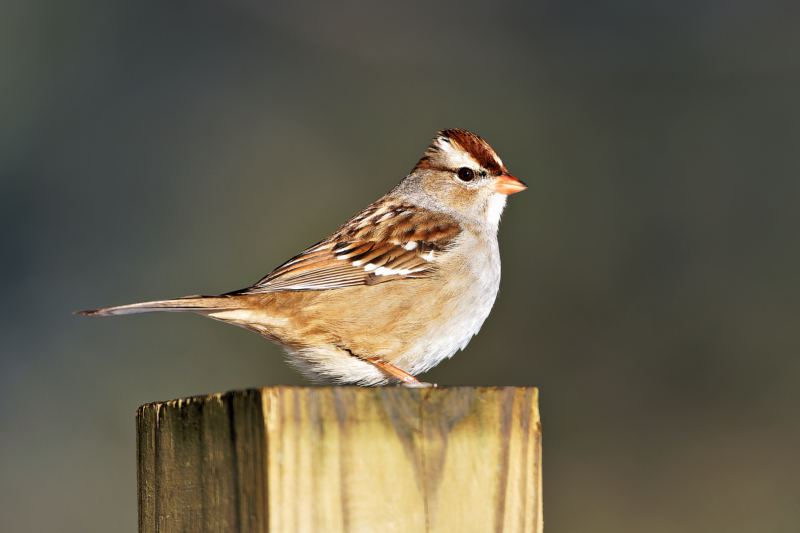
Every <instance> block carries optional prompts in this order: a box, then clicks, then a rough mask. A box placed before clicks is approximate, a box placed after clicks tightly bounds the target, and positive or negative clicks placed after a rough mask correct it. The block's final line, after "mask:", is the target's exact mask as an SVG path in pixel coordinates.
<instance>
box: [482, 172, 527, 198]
mask: <svg viewBox="0 0 800 533" xmlns="http://www.w3.org/2000/svg"><path fill="white" fill-rule="evenodd" d="M489 188H490V189H491V190H493V191H494V192H499V193H500V194H514V193H515V192H520V191H524V190H525V189H527V188H528V186H527V185H525V184H524V183H522V182H521V181H520V180H518V179H517V178H515V177H514V176H512V175H511V174H509V173H508V172H503V173H502V174H500V175H499V176H497V177H496V178H495V179H494V181H493V182H492V184H491V185H490V186H489Z"/></svg>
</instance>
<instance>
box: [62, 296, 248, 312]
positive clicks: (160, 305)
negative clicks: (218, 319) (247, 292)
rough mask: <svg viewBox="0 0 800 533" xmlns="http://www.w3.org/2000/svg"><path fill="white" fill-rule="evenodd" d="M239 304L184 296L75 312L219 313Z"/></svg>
mask: <svg viewBox="0 0 800 533" xmlns="http://www.w3.org/2000/svg"><path fill="white" fill-rule="evenodd" d="M237 307H241V304H240V303H239V302H237V301H236V299H235V298H231V297H229V296H184V297H183V298H174V299H171V300H155V301H152V302H142V303H138V304H129V305H119V306H117V307H107V308H105V309H88V310H86V311H75V314H76V315H86V316H112V315H132V314H135V313H154V312H156V311H183V312H195V313H203V312H206V311H219V310H222V309H235V308H237Z"/></svg>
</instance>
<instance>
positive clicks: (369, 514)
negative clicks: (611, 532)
mask: <svg viewBox="0 0 800 533" xmlns="http://www.w3.org/2000/svg"><path fill="white" fill-rule="evenodd" d="M136 424H137V435H138V454H139V462H138V466H139V531H140V533H155V532H187V533H188V532H191V533H198V532H212V531H213V532H269V533H300V532H312V533H324V532H331V533H334V532H336V533H339V532H365V533H370V532H380V533H389V532H402V533H416V532H425V533H430V532H448V533H453V532H464V533H469V532H480V533H484V532H496V533H501V532H503V533H510V532H526V533H527V532H530V533H541V531H542V489H541V487H542V470H541V450H542V448H541V425H540V423H539V409H538V391H537V389H535V388H532V387H530V388H526V387H490V388H474V387H445V388H440V389H427V390H420V389H416V390H414V389H402V388H397V387H383V388H358V387H268V388H263V389H253V390H246V391H234V392H229V393H226V394H212V395H210V396H204V397H197V398H189V399H185V400H174V401H170V402H164V403H152V404H148V405H143V406H142V407H140V408H139V411H138V412H137V414H136Z"/></svg>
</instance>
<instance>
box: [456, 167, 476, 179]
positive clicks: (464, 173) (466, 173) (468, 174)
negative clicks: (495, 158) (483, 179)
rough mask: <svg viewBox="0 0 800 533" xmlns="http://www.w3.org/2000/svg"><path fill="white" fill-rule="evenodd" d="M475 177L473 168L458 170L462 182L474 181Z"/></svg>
mask: <svg viewBox="0 0 800 533" xmlns="http://www.w3.org/2000/svg"><path fill="white" fill-rule="evenodd" d="M474 177H475V173H474V172H473V171H472V169H471V168H467V167H461V168H459V169H458V179H460V180H461V181H472V179H473V178H474Z"/></svg>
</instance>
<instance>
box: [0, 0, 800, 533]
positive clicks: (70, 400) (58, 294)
mask: <svg viewBox="0 0 800 533" xmlns="http://www.w3.org/2000/svg"><path fill="white" fill-rule="evenodd" d="M799 28H800V3H797V2H776V1H759V2H755V1H748V0H732V1H731V0H726V1H721V0H699V1H698V0H692V1H686V0H682V1H680V0H679V1H675V0H672V1H666V0H662V1H649V2H631V1H625V0H610V1H590V0H584V1H574V2H563V1H555V0H544V1H536V2H522V1H517V0H506V1H497V2H477V1H469V2H463V1H461V2H454V1H445V2H435V1H416V0H411V1H409V0H406V1H403V2H398V1H392V2H389V1H385V2H368V1H365V0H329V1H322V0H319V1H309V0H301V1H294V2H267V1H263V2H262V1H255V0H253V1H222V0H220V1H210V0H203V1H186V0H169V1H158V2H157V1H153V0H116V1H107V0H106V1H99V0H69V1H63V0H27V1H25V2H8V1H4V2H0V285H2V295H3V297H2V306H0V315H1V316H2V318H1V320H0V343H1V344H0V350H1V351H0V458H2V459H0V530H2V531H13V532H16V533H25V532H43V531H59V532H82V533H85V532H94V531H97V532H105V533H114V532H130V531H134V530H135V528H136V477H135V445H134V412H135V410H136V408H137V407H138V406H139V405H140V404H143V403H147V402H152V401H156V400H167V399H173V398H179V397H185V396H191V395H200V394H205V393H210V392H220V391H225V390H230V389H239V388H246V387H256V386H263V385H276V384H296V385H299V384H305V383H306V382H305V381H304V380H303V379H302V378H301V377H300V376H299V375H298V374H296V373H294V372H293V371H292V370H291V369H289V368H288V367H287V366H286V365H285V364H284V363H283V361H282V359H283V357H282V353H281V352H280V350H279V349H278V348H277V347H275V346H273V345H272V344H270V343H269V342H267V341H265V340H263V339H261V338H259V337H258V336H256V335H253V334H252V333H249V332H246V331H244V330H240V329H237V328H233V327H230V326H227V325H224V324H220V323H216V322H213V321H209V320H206V319H203V318H201V317H198V316H194V315H176V314H161V315H139V316H130V317H124V318H110V319H102V320H99V319H89V318H85V317H81V316H74V315H71V314H70V313H71V312H72V311H74V310H77V309H85V308H93V307H98V306H108V305H115V304H123V303H130V302H135V301H142V300H148V299H155V298H162V297H173V296H182V295H186V294H196V293H218V292H227V291H231V290H235V289H239V288H242V287H245V286H248V285H250V284H252V283H253V282H255V281H257V280H258V279H259V278H260V277H261V276H263V275H264V274H266V273H267V272H269V271H270V270H271V269H272V268H274V267H275V266H277V265H279V264H280V263H282V262H283V261H284V260H285V259H287V258H289V257H290V256H292V255H293V254H295V253H297V252H298V251H300V250H301V249H303V248H304V247H306V246H308V245H311V244H313V243H315V242H317V241H318V240H320V239H321V238H323V237H325V236H326V235H328V234H329V233H330V232H331V231H332V230H333V229H335V228H336V227H338V225H339V224H340V223H342V222H343V221H344V220H346V219H347V218H348V217H349V216H351V215H353V214H354V213H356V212H357V211H358V210H359V209H360V208H362V207H364V206H365V205H367V204H368V203H370V202H372V201H373V200H375V199H377V198H378V197H379V196H381V195H382V194H383V193H385V192H386V191H388V190H389V189H390V188H391V187H392V186H394V184H395V183H397V182H398V181H399V180H400V179H401V178H402V177H403V176H405V174H406V173H407V172H408V171H409V170H410V169H411V168H412V167H413V165H414V164H415V163H416V161H417V159H418V158H419V157H420V156H421V154H422V151H423V150H424V148H425V147H426V146H427V144H428V141H429V139H430V138H431V137H432V136H433V135H434V133H435V132H436V130H437V129H441V128H445V127H459V128H466V129H471V130H473V131H476V132H477V133H479V134H480V135H482V136H483V137H484V138H485V139H487V140H488V141H489V142H490V143H491V144H492V145H493V146H494V148H495V149H496V150H497V151H498V153H499V154H500V156H501V157H502V158H503V160H504V161H505V162H506V164H507V166H508V168H509V169H510V171H511V172H512V173H513V174H515V175H516V176H518V177H520V178H521V179H523V180H525V181H526V182H527V183H528V184H529V185H530V189H529V190H528V191H526V192H524V193H522V194H518V195H515V196H513V197H511V198H510V201H509V207H508V210H507V212H506V215H505V217H504V220H503V223H502V225H501V230H500V244H501V250H502V254H503V261H504V271H503V283H502V287H501V291H500V296H499V299H498V301H497V304H496V306H495V310H494V312H493V314H492V315H491V316H490V317H489V319H488V320H487V322H486V324H485V325H484V327H483V331H482V332H481V334H480V335H479V336H478V337H476V338H475V339H474V340H473V341H472V343H471V344H470V346H469V347H468V349H467V350H466V351H465V352H462V353H459V354H458V355H457V356H456V357H455V358H454V359H452V360H450V361H447V362H445V363H443V364H442V365H440V366H439V367H438V368H436V369H435V370H433V371H431V372H430V373H428V374H427V375H426V376H425V379H428V380H433V381H437V382H439V383H444V384H454V385H536V386H539V387H540V389H541V407H542V413H543V421H544V431H545V441H544V442H545V448H544V449H545V487H544V488H545V521H546V526H547V530H548V531H549V532H551V533H563V532H585V531H592V532H609V533H611V532H613V533H621V532H659V533H660V532H673V531H691V532H719V531H726V532H751V531H761V532H796V531H798V530H800V387H798V383H800V357H798V356H799V355H800V268H798V265H799V264H800V239H798V232H799V231H800V205H799V204H800V179H799V178H800V30H799Z"/></svg>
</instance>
